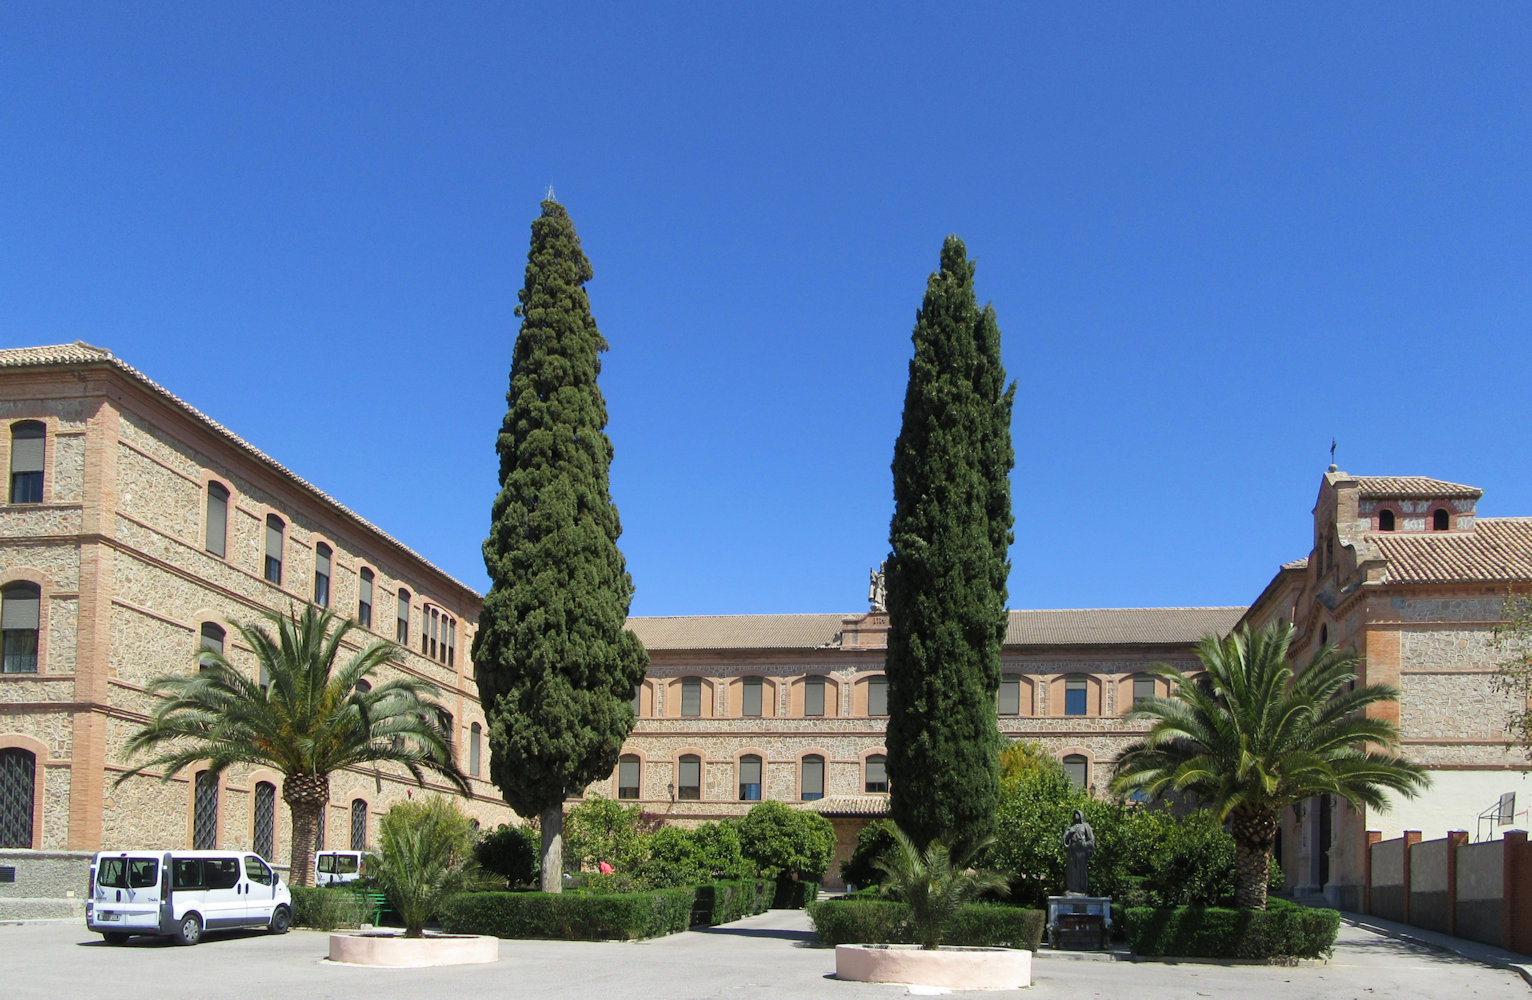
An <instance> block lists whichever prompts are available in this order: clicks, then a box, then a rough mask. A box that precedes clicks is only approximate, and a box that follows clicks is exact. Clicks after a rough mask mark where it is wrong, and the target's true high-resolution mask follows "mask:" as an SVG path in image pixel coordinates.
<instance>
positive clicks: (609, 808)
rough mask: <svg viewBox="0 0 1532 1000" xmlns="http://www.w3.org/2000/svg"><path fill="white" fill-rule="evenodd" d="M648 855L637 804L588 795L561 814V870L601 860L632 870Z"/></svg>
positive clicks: (573, 869)
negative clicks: (564, 813)
mask: <svg viewBox="0 0 1532 1000" xmlns="http://www.w3.org/2000/svg"><path fill="white" fill-rule="evenodd" d="M648 856H649V831H648V830H646V829H645V820H644V814H643V812H642V811H641V810H640V809H639V808H638V806H625V805H623V804H622V803H620V802H615V801H613V800H612V799H606V798H602V797H601V796H599V795H592V796H591V797H590V798H589V799H586V800H585V801H584V802H581V803H580V804H579V805H577V806H575V807H574V808H573V809H571V810H569V815H567V816H565V817H564V870H565V871H568V872H579V871H586V872H592V871H595V870H596V869H597V867H598V866H599V865H600V864H601V862H603V861H605V862H606V863H607V864H609V865H611V866H612V867H614V868H619V869H622V870H623V871H628V872H634V871H637V870H638V868H639V866H640V865H642V864H643V862H644V861H645V860H646V859H647V858H648Z"/></svg>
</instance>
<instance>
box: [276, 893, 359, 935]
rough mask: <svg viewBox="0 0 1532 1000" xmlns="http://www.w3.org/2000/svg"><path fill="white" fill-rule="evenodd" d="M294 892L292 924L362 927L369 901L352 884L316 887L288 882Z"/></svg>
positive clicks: (329, 928) (321, 928)
mask: <svg viewBox="0 0 1532 1000" xmlns="http://www.w3.org/2000/svg"><path fill="white" fill-rule="evenodd" d="M288 888H289V889H290V890H292V894H293V926H294V927H312V928H314V929H315V930H319V931H333V930H335V929H336V928H338V927H360V926H361V925H362V924H363V923H364V922H365V918H366V916H367V911H368V907H367V901H366V899H365V898H363V896H362V895H361V894H360V893H358V892H356V891H355V890H354V889H353V888H352V887H351V886H348V885H340V886H333V887H326V888H323V889H315V888H312V887H309V886H301V885H290V886H288Z"/></svg>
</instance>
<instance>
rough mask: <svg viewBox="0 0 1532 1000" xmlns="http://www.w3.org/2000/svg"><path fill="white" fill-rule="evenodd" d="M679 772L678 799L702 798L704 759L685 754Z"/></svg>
mask: <svg viewBox="0 0 1532 1000" xmlns="http://www.w3.org/2000/svg"><path fill="white" fill-rule="evenodd" d="M677 771H678V773H677V776H676V798H678V799H691V800H695V799H700V798H702V758H701V757H698V756H697V755H696V754H694V753H689V754H684V755H683V756H682V757H681V760H680V765H679V767H678V768H677Z"/></svg>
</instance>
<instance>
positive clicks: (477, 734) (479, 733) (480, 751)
mask: <svg viewBox="0 0 1532 1000" xmlns="http://www.w3.org/2000/svg"><path fill="white" fill-rule="evenodd" d="M483 755H484V730H483V729H482V728H480V726H479V724H478V723H477V722H475V723H474V724H473V725H472V726H470V727H468V773H469V774H471V775H472V776H473V777H475V778H477V777H478V776H479V769H480V768H481V767H482V766H483V764H482V763H481V759H482V757H483Z"/></svg>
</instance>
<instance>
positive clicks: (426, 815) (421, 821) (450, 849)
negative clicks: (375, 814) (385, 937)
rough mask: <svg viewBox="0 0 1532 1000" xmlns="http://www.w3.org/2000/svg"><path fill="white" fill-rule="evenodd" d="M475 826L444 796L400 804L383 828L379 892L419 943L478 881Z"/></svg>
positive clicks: (390, 813)
mask: <svg viewBox="0 0 1532 1000" xmlns="http://www.w3.org/2000/svg"><path fill="white" fill-rule="evenodd" d="M473 844H474V831H473V821H472V820H470V819H469V818H468V817H467V816H465V815H463V812H462V810H460V809H459V808H458V807H457V806H456V805H455V804H454V803H452V802H451V801H449V800H447V799H444V798H442V797H440V796H433V797H431V798H429V799H427V800H425V801H424V802H400V803H398V804H396V805H395V806H394V807H393V808H392V809H390V810H389V811H388V813H387V814H386V815H385V816H384V817H383V822H382V823H380V824H379V826H378V873H377V874H378V888H380V889H382V890H383V894H384V895H386V896H387V897H388V901H389V902H390V903H392V904H393V907H394V911H395V912H396V913H398V914H399V919H400V920H402V921H404V936H405V937H407V938H418V937H420V936H421V935H422V934H423V933H424V931H425V926H426V921H427V920H429V919H431V917H432V916H434V915H435V913H436V911H437V910H438V909H440V908H441V904H442V903H443V902H444V901H445V900H447V899H448V898H449V897H451V896H455V895H457V894H458V893H459V892H462V891H463V890H465V889H467V888H468V887H469V886H470V885H471V884H473V882H474V880H475V878H476V877H477V876H478V867H477V865H475V864H474V861H473Z"/></svg>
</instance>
